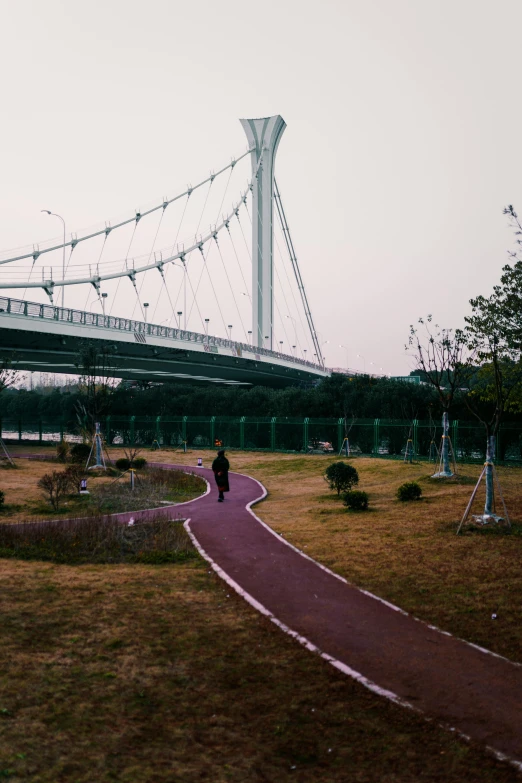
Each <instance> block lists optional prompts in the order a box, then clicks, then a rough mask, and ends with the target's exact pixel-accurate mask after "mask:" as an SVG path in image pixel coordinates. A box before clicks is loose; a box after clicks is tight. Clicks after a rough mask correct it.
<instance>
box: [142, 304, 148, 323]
mask: <svg viewBox="0 0 522 783" xmlns="http://www.w3.org/2000/svg"><path fill="white" fill-rule="evenodd" d="M148 306H149V303H148V302H143V312H144V315H145V323H147V308H148Z"/></svg>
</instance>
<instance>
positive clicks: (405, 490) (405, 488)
mask: <svg viewBox="0 0 522 783" xmlns="http://www.w3.org/2000/svg"><path fill="white" fill-rule="evenodd" d="M421 495H422V488H421V486H420V484H417V482H416V481H406V482H405V483H404V484H401V486H400V487H399V489H398V490H397V498H398V500H403V501H407V500H420V497H421Z"/></svg>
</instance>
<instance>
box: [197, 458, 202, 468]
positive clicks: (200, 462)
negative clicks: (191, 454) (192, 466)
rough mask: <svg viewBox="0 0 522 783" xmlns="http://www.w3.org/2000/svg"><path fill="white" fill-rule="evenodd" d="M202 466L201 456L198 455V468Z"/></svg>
mask: <svg viewBox="0 0 522 783" xmlns="http://www.w3.org/2000/svg"><path fill="white" fill-rule="evenodd" d="M202 467H203V460H202V459H201V457H198V468H202Z"/></svg>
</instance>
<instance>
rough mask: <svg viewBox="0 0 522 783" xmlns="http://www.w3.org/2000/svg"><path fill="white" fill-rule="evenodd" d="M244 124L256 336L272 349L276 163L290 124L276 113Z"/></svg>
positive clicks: (253, 323) (246, 121) (260, 342)
mask: <svg viewBox="0 0 522 783" xmlns="http://www.w3.org/2000/svg"><path fill="white" fill-rule="evenodd" d="M241 124H242V126H243V129H244V131H245V133H246V135H247V139H248V144H249V146H250V147H251V148H252V154H251V160H252V174H253V182H252V186H253V187H252V196H253V199H252V211H253V214H252V333H253V335H254V343H255V344H256V345H258V346H260V347H264V348H269V349H270V350H272V348H273V325H274V280H273V277H274V264H273V245H274V228H273V216H274V162H275V156H276V152H277V147H278V145H279V141H280V140H281V136H282V135H283V131H284V129H285V128H286V123H285V121H284V120H283V118H282V117H281V115H280V114H276V115H274V116H273V117H260V118H258V119H250V120H241ZM261 157H262V160H261V163H259V160H260V158H261Z"/></svg>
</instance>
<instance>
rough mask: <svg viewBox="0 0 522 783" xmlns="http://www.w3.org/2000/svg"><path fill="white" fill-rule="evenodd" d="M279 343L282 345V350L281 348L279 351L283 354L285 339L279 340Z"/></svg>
mask: <svg viewBox="0 0 522 783" xmlns="http://www.w3.org/2000/svg"><path fill="white" fill-rule="evenodd" d="M279 345H280V346H281V348H280V350H279V353H280V354H281V355H283V341H282V340H279Z"/></svg>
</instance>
